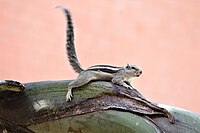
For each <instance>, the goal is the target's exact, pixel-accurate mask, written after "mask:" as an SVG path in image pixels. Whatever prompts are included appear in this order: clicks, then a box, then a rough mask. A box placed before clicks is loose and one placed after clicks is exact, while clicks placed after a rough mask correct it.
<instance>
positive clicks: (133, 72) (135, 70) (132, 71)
mask: <svg viewBox="0 0 200 133" xmlns="http://www.w3.org/2000/svg"><path fill="white" fill-rule="evenodd" d="M125 70H126V72H127V74H129V75H130V76H132V77H139V76H140V75H141V74H142V69H141V68H140V67H139V66H137V65H130V64H127V65H126V66H125Z"/></svg>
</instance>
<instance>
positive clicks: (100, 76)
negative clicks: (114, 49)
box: [57, 6, 142, 101]
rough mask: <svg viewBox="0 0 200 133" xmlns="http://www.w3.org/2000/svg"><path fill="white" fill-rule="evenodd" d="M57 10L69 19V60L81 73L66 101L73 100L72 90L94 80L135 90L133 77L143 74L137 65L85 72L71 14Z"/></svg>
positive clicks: (69, 90)
mask: <svg viewBox="0 0 200 133" xmlns="http://www.w3.org/2000/svg"><path fill="white" fill-rule="evenodd" d="M57 8H61V9H62V10H63V11H64V13H65V16H66V19H67V30H66V32H67V39H66V41H67V43H66V51H67V56H68V60H69V62H70V64H71V66H72V68H73V69H74V71H75V72H77V73H79V76H78V77H77V78H76V79H75V80H74V81H72V82H71V83H70V84H69V86H68V92H67V95H66V101H70V100H71V99H72V97H73V96H72V89H74V88H77V87H80V86H83V85H85V84H87V83H89V82H90V81H92V80H103V81H105V80H106V81H111V82H112V83H114V84H117V85H121V86H124V87H126V88H128V89H133V87H132V86H131V85H130V82H131V79H132V78H133V77H139V76H140V75H141V74H142V70H141V68H140V67H138V66H136V65H129V64H128V65H126V66H124V67H116V66H111V65H95V66H91V67H89V68H87V69H85V70H84V69H83V68H82V67H81V65H80V63H79V60H78V58H77V55H76V50H75V46H74V28H73V22H72V18H71V13H70V11H69V10H68V9H67V8H66V7H64V6H57Z"/></svg>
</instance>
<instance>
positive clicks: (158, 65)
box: [0, 0, 200, 113]
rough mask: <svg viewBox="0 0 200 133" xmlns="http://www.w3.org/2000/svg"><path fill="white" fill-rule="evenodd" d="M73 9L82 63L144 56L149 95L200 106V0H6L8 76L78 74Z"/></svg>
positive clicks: (0, 25)
mask: <svg viewBox="0 0 200 133" xmlns="http://www.w3.org/2000/svg"><path fill="white" fill-rule="evenodd" d="M63 3H65V4H66V5H67V6H68V7H69V8H70V9H71V12H72V14H73V19H74V23H75V30H76V38H75V39H76V44H77V52H78V56H79V58H80V61H81V63H82V66H84V67H89V66H90V65H94V64H113V65H118V66H123V65H125V64H127V63H130V64H138V65H140V66H141V67H142V68H143V75H142V76H141V77H140V78H138V79H135V80H134V81H133V84H134V85H135V86H136V87H137V88H138V89H139V91H141V92H142V94H143V95H144V96H145V97H147V98H148V99H150V100H152V101H155V102H159V103H164V104H169V105H173V106H177V107H181V108H185V109H189V110H191V111H194V112H199V113H200V103H199V101H200V96H199V94H200V78H199V75H200V37H199V35H200V17H199V16H200V8H199V7H200V1H197V0H176V1H169V0H162V1H160V0H153V1H151V2H150V1H146V0H125V1H122V0H109V1H108V0H84V1H80V0H65V1H64V0H57V1H56V0H42V1H41V0H32V1H30V0H29V1H27V0H20V1H11V0H10V1H8V0H0V79H16V80H19V81H22V82H31V81H41V80H57V79H73V78H76V76H77V74H75V73H74V71H73V70H72V69H71V67H70V65H69V63H68V61H67V59H66V55H65V50H64V43H65V27H66V24H65V23H66V22H65V17H64V15H63V13H62V12H61V11H60V10H58V9H53V8H52V7H53V6H55V5H56V4H63Z"/></svg>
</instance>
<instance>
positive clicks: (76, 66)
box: [56, 6, 84, 73]
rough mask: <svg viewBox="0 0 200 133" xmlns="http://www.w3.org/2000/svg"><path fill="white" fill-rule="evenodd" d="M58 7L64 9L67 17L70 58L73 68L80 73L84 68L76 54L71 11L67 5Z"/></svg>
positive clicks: (67, 47)
mask: <svg viewBox="0 0 200 133" xmlns="http://www.w3.org/2000/svg"><path fill="white" fill-rule="evenodd" d="M56 8H61V9H62V10H63V11H64V13H65V16H66V19H67V30H66V32H67V33H66V34H67V38H66V41H67V42H66V51H67V57H68V60H69V62H70V64H71V66H72V68H73V69H74V71H75V72H77V73H80V72H82V71H83V70H84V69H83V68H82V67H81V65H80V63H79V61H78V58H77V55H76V49H75V45H74V27H73V22H72V17H71V13H70V11H69V10H68V9H67V8H66V7H65V6H56Z"/></svg>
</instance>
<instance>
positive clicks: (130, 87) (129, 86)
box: [124, 84, 133, 90]
mask: <svg viewBox="0 0 200 133" xmlns="http://www.w3.org/2000/svg"><path fill="white" fill-rule="evenodd" d="M124 87H126V88H128V89H130V90H132V89H133V87H132V86H131V85H127V84H126V85H124Z"/></svg>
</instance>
